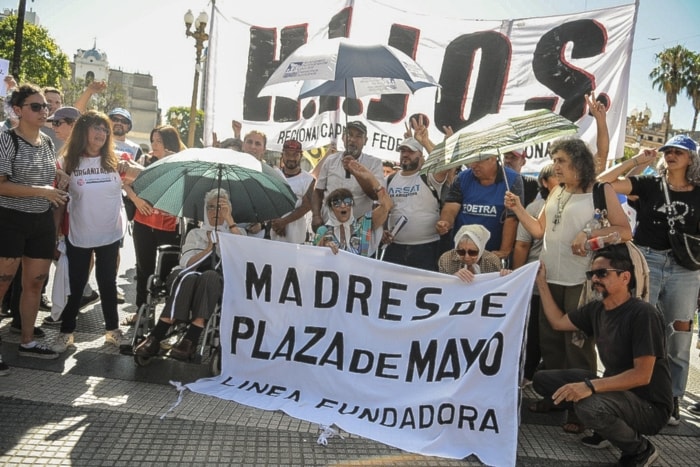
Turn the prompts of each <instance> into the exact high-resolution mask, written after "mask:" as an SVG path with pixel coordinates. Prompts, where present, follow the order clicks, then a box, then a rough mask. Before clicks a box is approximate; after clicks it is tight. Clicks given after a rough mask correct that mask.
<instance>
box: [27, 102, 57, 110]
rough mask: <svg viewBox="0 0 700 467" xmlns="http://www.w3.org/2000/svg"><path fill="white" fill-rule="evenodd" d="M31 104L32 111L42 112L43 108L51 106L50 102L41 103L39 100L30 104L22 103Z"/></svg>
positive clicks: (47, 108) (46, 108)
mask: <svg viewBox="0 0 700 467" xmlns="http://www.w3.org/2000/svg"><path fill="white" fill-rule="evenodd" d="M26 106H29V108H30V109H32V112H41V111H42V110H49V109H50V108H51V106H50V105H49V104H39V103H38V102H32V103H30V104H22V107H26Z"/></svg>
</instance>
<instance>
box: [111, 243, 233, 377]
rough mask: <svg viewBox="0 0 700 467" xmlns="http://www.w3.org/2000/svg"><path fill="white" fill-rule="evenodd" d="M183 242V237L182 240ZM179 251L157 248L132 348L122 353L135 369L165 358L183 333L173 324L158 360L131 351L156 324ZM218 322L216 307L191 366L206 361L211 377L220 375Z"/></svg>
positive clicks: (176, 269) (176, 268) (175, 270)
mask: <svg viewBox="0 0 700 467" xmlns="http://www.w3.org/2000/svg"><path fill="white" fill-rule="evenodd" d="M183 238H184V236H183ZM180 252H181V247H180V246H179V245H162V246H159V247H158V250H157V257H156V258H157V259H156V268H155V272H154V273H153V274H152V275H151V276H150V277H149V278H148V286H147V287H148V294H147V297H146V303H144V304H143V305H141V306H140V307H139V310H138V312H137V314H136V320H135V325H134V334H133V336H132V338H131V344H130V345H128V346H127V347H128V348H126V349H123V352H122V353H124V354H128V355H133V357H134V361H135V362H136V365H138V366H140V367H143V366H147V365H149V364H150V363H151V361H152V360H154V359H155V358H160V357H163V356H166V353H167V351H168V350H169V349H170V347H171V346H172V344H173V343H174V342H176V341H177V339H178V338H181V337H182V335H183V334H184V332H185V329H186V323H177V322H176V323H173V325H172V326H171V328H170V330H169V332H168V334H167V335H166V337H165V339H163V341H162V342H161V352H160V353H159V354H158V356H154V357H143V356H139V355H134V353H133V349H135V348H136V346H137V345H138V344H139V343H140V342H141V341H142V340H144V339H145V338H146V336H148V334H149V332H150V331H151V329H153V327H154V326H155V323H156V320H157V319H158V318H159V317H160V313H161V312H162V309H163V307H164V305H165V301H166V299H167V298H168V296H169V295H170V286H171V282H173V278H172V277H171V275H173V274H177V273H178V272H179V271H180V269H179V261H180ZM220 318H221V305H220V304H219V305H218V306H217V307H216V310H215V311H214V313H212V316H211V317H210V318H209V319H208V320H207V323H206V326H205V328H204V331H203V332H202V336H201V338H200V342H199V346H198V349H197V351H196V353H195V355H194V357H193V359H192V362H194V363H198V364H199V363H202V362H204V361H206V362H207V363H208V365H209V372H210V373H211V374H212V376H216V375H218V374H219V373H221V339H220V335H219V322H220Z"/></svg>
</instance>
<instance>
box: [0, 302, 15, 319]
mask: <svg viewBox="0 0 700 467" xmlns="http://www.w3.org/2000/svg"><path fill="white" fill-rule="evenodd" d="M10 316H12V313H11V312H10V307H8V306H6V305H4V304H3V305H2V308H0V319H3V318H9V317H10Z"/></svg>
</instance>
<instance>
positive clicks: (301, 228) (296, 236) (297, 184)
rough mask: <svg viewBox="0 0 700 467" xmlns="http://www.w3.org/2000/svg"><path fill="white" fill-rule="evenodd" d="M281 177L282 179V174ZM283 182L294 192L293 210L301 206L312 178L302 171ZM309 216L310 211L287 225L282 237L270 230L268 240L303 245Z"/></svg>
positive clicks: (312, 180) (312, 181)
mask: <svg viewBox="0 0 700 467" xmlns="http://www.w3.org/2000/svg"><path fill="white" fill-rule="evenodd" d="M282 176H283V177H284V174H283V175H282ZM285 181H286V182H287V183H288V184H289V187H290V188H291V189H292V192H294V194H295V195H296V197H297V202H296V204H295V205H294V208H295V209H296V208H298V207H299V206H301V202H302V199H303V198H304V195H305V194H306V192H307V191H309V187H310V186H311V185H312V184H313V183H314V177H313V176H312V175H311V174H310V173H308V172H305V171H303V170H302V171H301V172H299V173H298V174H297V175H295V176H293V177H285ZM287 214H289V213H287ZM287 214H285V215H287ZM310 216H311V211H309V212H307V213H306V214H305V215H304V216H303V217H300V218H299V219H297V220H295V221H293V222H290V223H289V224H287V228H286V229H285V236H284V237H281V236H279V235H277V234H276V233H275V231H274V230H271V231H270V238H271V239H272V240H279V241H282V242H287V243H300V244H301V243H304V242H305V241H306V229H307V225H308V218H309V217H310Z"/></svg>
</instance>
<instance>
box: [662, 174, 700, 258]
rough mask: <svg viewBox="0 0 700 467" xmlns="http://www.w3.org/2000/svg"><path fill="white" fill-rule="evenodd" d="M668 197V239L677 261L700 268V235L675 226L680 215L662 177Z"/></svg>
mask: <svg viewBox="0 0 700 467" xmlns="http://www.w3.org/2000/svg"><path fill="white" fill-rule="evenodd" d="M661 186H662V187H663V189H664V197H665V198H666V213H667V217H666V220H667V222H668V241H669V242H670V243H671V250H672V251H673V257H674V258H675V259H676V262H677V263H678V264H680V265H681V266H683V267H684V268H686V269H690V270H691V271H697V270H700V237H698V236H696V235H689V234H687V233H683V232H681V231H680V230H676V228H675V220H674V219H676V218H677V217H678V213H677V212H676V207H675V206H674V205H673V203H671V198H670V197H669V195H668V185H667V184H666V180H665V179H663V178H662V179H661Z"/></svg>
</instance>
